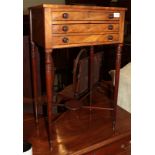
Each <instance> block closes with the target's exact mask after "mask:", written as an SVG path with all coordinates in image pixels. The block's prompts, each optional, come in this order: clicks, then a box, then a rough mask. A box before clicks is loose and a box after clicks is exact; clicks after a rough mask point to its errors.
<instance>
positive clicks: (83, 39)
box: [53, 34, 119, 45]
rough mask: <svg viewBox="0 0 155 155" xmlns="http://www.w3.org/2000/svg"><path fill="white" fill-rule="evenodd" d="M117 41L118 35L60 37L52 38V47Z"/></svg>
mask: <svg viewBox="0 0 155 155" xmlns="http://www.w3.org/2000/svg"><path fill="white" fill-rule="evenodd" d="M117 41H119V34H102V35H66V36H65V35H62V36H54V37H53V44H54V45H67V44H84V43H103V42H109V43H113V42H117Z"/></svg>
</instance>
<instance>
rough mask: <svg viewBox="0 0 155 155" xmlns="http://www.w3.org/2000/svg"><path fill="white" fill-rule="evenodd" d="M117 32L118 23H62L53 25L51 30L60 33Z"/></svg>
mask: <svg viewBox="0 0 155 155" xmlns="http://www.w3.org/2000/svg"><path fill="white" fill-rule="evenodd" d="M106 31H108V32H118V31H119V24H64V25H53V26H52V32H53V33H57V34H61V33H100V32H101V33H102V32H106Z"/></svg>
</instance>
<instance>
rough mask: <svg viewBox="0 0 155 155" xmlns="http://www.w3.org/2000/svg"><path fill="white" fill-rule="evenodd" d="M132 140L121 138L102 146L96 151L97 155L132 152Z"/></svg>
mask: <svg viewBox="0 0 155 155" xmlns="http://www.w3.org/2000/svg"><path fill="white" fill-rule="evenodd" d="M130 146H131V144H130V140H128V139H127V138H126V140H125V139H124V140H120V141H117V142H115V143H112V144H110V145H107V146H105V147H103V148H100V149H98V150H96V151H94V154H95V155H116V154H120V153H123V152H126V154H128V153H130Z"/></svg>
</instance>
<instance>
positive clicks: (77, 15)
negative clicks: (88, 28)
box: [52, 11, 120, 21]
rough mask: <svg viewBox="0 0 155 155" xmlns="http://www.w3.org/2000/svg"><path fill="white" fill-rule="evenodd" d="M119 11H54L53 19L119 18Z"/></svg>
mask: <svg viewBox="0 0 155 155" xmlns="http://www.w3.org/2000/svg"><path fill="white" fill-rule="evenodd" d="M119 16H120V13H119V12H91V11H87V12H69V11H68V12H67V11H66V12H52V20H55V21H58V20H61V21H62V20H63V21H68V20H73V21H77V20H81V21H83V20H89V21H91V20H101V21H102V20H119Z"/></svg>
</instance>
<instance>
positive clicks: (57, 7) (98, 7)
mask: <svg viewBox="0 0 155 155" xmlns="http://www.w3.org/2000/svg"><path fill="white" fill-rule="evenodd" d="M32 8H51V9H84V10H87V9H89V10H90V9H91V10H92V11H93V10H112V11H113V10H117V11H122V10H123V11H124V10H127V8H122V7H100V6H82V5H62V4H41V5H37V6H32V7H30V8H29V9H32Z"/></svg>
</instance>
